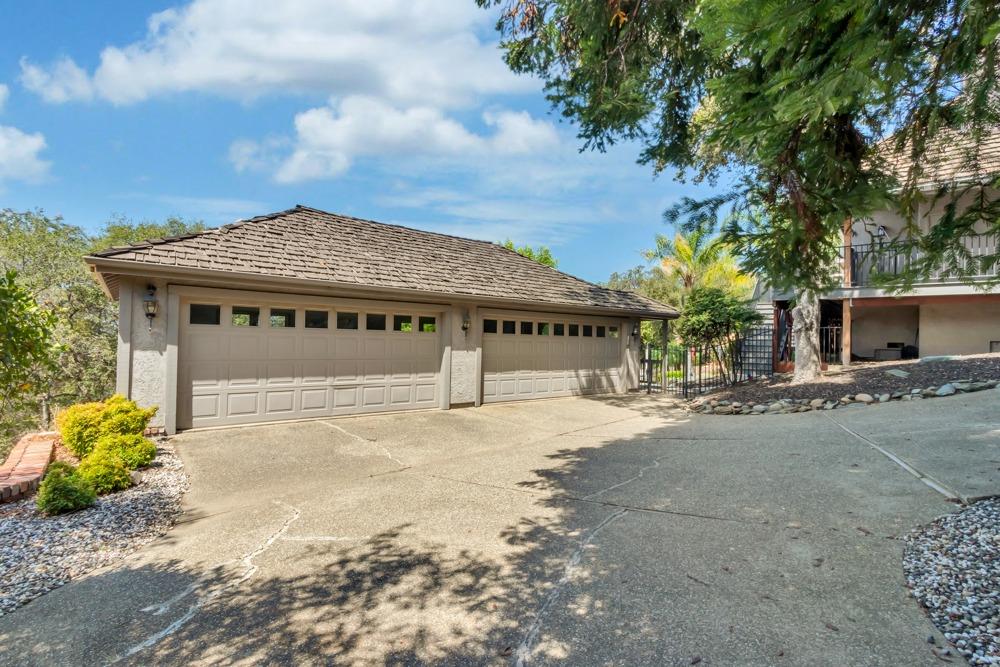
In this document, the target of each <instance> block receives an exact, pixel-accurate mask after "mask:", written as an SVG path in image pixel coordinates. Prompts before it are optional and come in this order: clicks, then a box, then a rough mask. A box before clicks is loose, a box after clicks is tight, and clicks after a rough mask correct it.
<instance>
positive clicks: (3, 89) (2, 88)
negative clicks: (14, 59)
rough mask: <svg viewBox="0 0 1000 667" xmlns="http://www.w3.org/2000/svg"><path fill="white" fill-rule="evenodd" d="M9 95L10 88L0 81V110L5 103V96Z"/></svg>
mask: <svg viewBox="0 0 1000 667" xmlns="http://www.w3.org/2000/svg"><path fill="white" fill-rule="evenodd" d="M9 96H10V88H8V87H7V86H6V85H4V84H2V83H0V111H3V108H4V105H5V104H7V97H9Z"/></svg>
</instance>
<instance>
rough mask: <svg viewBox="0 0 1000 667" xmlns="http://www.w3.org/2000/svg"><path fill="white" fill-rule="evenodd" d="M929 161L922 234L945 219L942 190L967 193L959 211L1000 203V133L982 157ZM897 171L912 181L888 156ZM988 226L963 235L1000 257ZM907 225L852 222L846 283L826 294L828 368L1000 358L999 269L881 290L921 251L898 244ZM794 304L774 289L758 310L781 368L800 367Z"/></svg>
mask: <svg viewBox="0 0 1000 667" xmlns="http://www.w3.org/2000/svg"><path fill="white" fill-rule="evenodd" d="M929 155H930V156H931V157H929V158H928V160H927V164H925V165H924V169H923V174H924V176H923V177H922V179H921V182H920V184H919V187H920V190H921V191H922V192H923V193H924V194H925V195H926V201H925V203H923V204H921V205H920V206H919V207H918V210H917V212H916V215H915V220H914V221H913V222H914V223H915V224H916V225H917V226H918V228H919V229H920V230H922V231H927V230H929V229H930V228H931V227H933V226H934V225H935V224H937V223H938V222H939V221H940V220H941V218H942V215H943V214H944V211H945V208H946V206H947V203H946V202H945V201H943V200H942V199H941V198H936V197H935V196H934V193H935V192H936V191H938V189H939V188H941V187H942V186H945V185H957V186H960V188H962V189H967V190H966V191H965V192H964V194H963V195H962V198H960V199H959V200H958V202H957V206H958V208H959V209H962V208H963V207H967V206H968V205H969V203H970V202H971V201H972V200H973V198H974V197H977V196H980V195H981V194H982V195H985V197H986V198H987V199H989V200H996V199H997V198H1000V191H998V190H996V189H995V188H993V187H990V186H989V185H988V184H989V182H990V178H991V177H993V178H995V174H996V173H998V172H1000V130H998V131H996V132H995V133H994V134H992V135H991V136H990V137H989V138H988V139H987V140H986V141H985V143H984V144H983V145H982V146H981V147H980V150H979V151H978V152H977V154H976V155H975V156H970V155H969V154H968V151H967V150H966V149H965V147H964V146H963V142H961V141H960V140H955V141H950V142H949V141H942V142H939V143H938V146H937V148H936V149H934V150H931V151H929ZM972 157H974V158H975V159H972ZM890 165H891V168H892V169H893V170H894V171H895V172H896V175H897V177H898V178H899V179H900V180H902V179H904V178H906V172H907V169H908V163H907V162H906V161H905V160H903V159H896V160H890ZM995 225H996V223H994V226H995ZM988 227H989V225H988V224H987V223H983V224H982V225H980V226H979V227H977V229H976V232H977V233H975V234H971V235H968V236H966V237H964V238H963V239H962V243H963V244H964V245H965V247H966V248H967V249H968V250H969V255H970V256H971V257H982V256H992V255H995V254H996V253H997V235H996V234H995V233H994V234H987V233H985V232H987V228H988ZM906 228H907V225H906V220H904V219H903V218H902V217H900V215H899V214H897V213H894V212H891V211H883V212H879V213H876V214H875V215H873V216H872V217H871V218H870V219H866V220H854V221H848V222H847V223H846V224H845V226H844V235H843V247H842V252H841V265H840V267H839V272H840V274H841V277H842V280H841V281H840V282H841V284H840V286H838V287H837V288H835V289H832V290H830V291H829V292H827V293H825V294H823V295H822V296H821V306H822V317H821V333H820V343H821V345H820V347H821V351H822V356H823V362H824V363H825V364H837V363H845V364H846V363H850V362H851V360H892V359H900V358H915V357H927V356H936V355H953V354H954V355H962V354H980V353H986V352H1000V288H997V289H994V288H989V287H987V286H984V285H983V284H982V283H984V282H987V281H988V280H989V279H996V278H997V276H998V275H1000V264H998V263H993V264H992V266H986V267H985V268H983V267H980V266H978V264H979V263H978V262H976V263H974V264H973V266H976V269H977V270H976V272H975V275H966V276H964V277H959V276H958V275H957V272H955V271H949V270H947V269H946V268H941V269H939V270H936V271H933V272H932V273H931V274H930V275H928V276H925V277H922V278H920V279H919V280H917V281H916V283H915V284H914V285H913V287H912V288H911V289H908V290H906V291H904V292H901V293H900V292H893V291H891V290H887V289H883V288H882V287H880V286H879V285H878V284H877V281H876V280H875V276H876V275H878V274H883V275H890V276H891V275H898V274H900V273H901V272H902V271H904V270H905V268H906V267H907V266H910V265H911V262H912V261H913V259H914V254H913V252H914V251H911V250H907V249H905V248H903V247H902V246H901V244H900V243H899V239H901V238H903V237H904V235H905V234H906ZM977 283H978V284H977ZM792 298H793V297H792V295H791V294H790V293H778V292H775V291H772V290H767V289H762V290H760V291H759V294H758V308H759V309H761V310H769V311H771V312H772V313H773V318H774V330H775V335H774V338H775V344H774V353H775V356H774V359H775V369H776V370H779V371H786V370H790V369H791V367H792V365H793V359H794V351H793V350H792V348H791V340H792V336H791V314H790V307H789V306H790V301H791V299H792Z"/></svg>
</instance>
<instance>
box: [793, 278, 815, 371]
mask: <svg viewBox="0 0 1000 667" xmlns="http://www.w3.org/2000/svg"><path fill="white" fill-rule="evenodd" d="M792 340H793V341H794V345H795V373H794V374H793V375H792V383H793V384H796V383H800V382H811V381H812V380H815V379H816V378H817V377H818V376H819V371H820V365H821V364H822V359H821V358H820V350H819V297H818V296H817V295H816V293H815V292H812V291H808V290H803V291H799V292H797V293H796V295H795V308H793V309H792Z"/></svg>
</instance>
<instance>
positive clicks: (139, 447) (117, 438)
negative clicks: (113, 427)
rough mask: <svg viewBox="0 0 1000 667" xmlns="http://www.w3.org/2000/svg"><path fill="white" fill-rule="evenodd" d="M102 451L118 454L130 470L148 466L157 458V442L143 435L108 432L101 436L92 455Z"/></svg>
mask: <svg viewBox="0 0 1000 667" xmlns="http://www.w3.org/2000/svg"><path fill="white" fill-rule="evenodd" d="M102 453H110V454H114V455H116V456H117V457H118V458H120V459H121V460H122V463H124V464H125V467H126V468H128V469H129V470H135V469H136V468H141V467H143V466H148V465H149V464H150V463H152V462H153V459H154V458H156V443H154V442H153V441H152V440H149V439H148V438H144V437H142V436H141V435H135V434H131V435H118V434H108V435H104V436H101V437H100V438H99V439H98V440H97V444H95V445H94V449H93V450H92V451H91V453H90V456H97V455H99V454H102Z"/></svg>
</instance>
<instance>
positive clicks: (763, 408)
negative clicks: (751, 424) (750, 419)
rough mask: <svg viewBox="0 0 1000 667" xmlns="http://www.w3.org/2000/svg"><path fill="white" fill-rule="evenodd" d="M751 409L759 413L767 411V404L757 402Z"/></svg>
mask: <svg viewBox="0 0 1000 667" xmlns="http://www.w3.org/2000/svg"><path fill="white" fill-rule="evenodd" d="M753 411H754V412H756V413H757V414H761V413H762V412H767V406H766V405H764V404H763V403H758V404H757V405H755V406H753Z"/></svg>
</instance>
